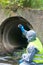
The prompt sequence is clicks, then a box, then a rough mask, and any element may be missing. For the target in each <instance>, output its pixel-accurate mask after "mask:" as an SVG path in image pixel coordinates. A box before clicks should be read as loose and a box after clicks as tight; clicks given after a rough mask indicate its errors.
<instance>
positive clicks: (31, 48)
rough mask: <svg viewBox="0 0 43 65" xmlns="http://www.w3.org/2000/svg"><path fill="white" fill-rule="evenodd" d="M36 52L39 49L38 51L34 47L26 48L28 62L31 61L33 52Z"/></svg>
mask: <svg viewBox="0 0 43 65" xmlns="http://www.w3.org/2000/svg"><path fill="white" fill-rule="evenodd" d="M37 52H39V51H38V49H37V48H35V47H30V48H28V53H29V54H30V56H29V62H31V61H32V60H33V58H34V56H35V54H36V53H37Z"/></svg>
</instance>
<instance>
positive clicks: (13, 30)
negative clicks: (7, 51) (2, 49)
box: [1, 16, 32, 48]
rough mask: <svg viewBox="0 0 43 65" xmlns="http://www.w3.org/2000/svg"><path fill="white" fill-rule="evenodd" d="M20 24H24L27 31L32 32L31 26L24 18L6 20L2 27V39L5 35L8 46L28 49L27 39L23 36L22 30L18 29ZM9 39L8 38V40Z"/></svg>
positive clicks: (17, 17)
mask: <svg viewBox="0 0 43 65" xmlns="http://www.w3.org/2000/svg"><path fill="white" fill-rule="evenodd" d="M18 24H22V25H23V26H24V28H25V29H26V30H30V29H31V28H32V26H31V24H30V23H29V22H28V21H27V20H25V19H24V18H22V17H19V16H16V17H10V18H8V19H6V20H5V21H4V22H3V23H2V25H1V38H3V35H4V41H5V42H6V44H7V41H8V42H9V44H11V45H14V46H18V47H21V48H22V47H26V46H27V39H26V38H24V37H23V36H22V33H21V30H20V29H19V28H18ZM6 37H7V38H6Z"/></svg>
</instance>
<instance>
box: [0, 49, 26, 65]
mask: <svg viewBox="0 0 43 65" xmlns="http://www.w3.org/2000/svg"><path fill="white" fill-rule="evenodd" d="M24 51H25V49H23V50H16V51H15V52H13V53H12V54H7V55H2V56H0V65H19V64H18V61H19V59H20V58H21V55H22V54H23V53H24Z"/></svg>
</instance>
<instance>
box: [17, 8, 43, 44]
mask: <svg viewBox="0 0 43 65" xmlns="http://www.w3.org/2000/svg"><path fill="white" fill-rule="evenodd" d="M17 14H18V15H19V16H22V17H24V18H25V19H27V20H28V21H29V22H30V23H31V25H32V26H33V29H34V30H35V31H36V33H37V35H38V37H39V39H40V40H41V41H42V43H43V10H33V9H18V11H17Z"/></svg>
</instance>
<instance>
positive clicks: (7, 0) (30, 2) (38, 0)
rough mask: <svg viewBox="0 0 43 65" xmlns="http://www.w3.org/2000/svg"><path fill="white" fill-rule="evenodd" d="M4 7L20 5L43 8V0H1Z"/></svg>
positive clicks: (0, 2)
mask: <svg viewBox="0 0 43 65" xmlns="http://www.w3.org/2000/svg"><path fill="white" fill-rule="evenodd" d="M0 4H1V6H2V7H4V8H6V7H11V6H14V5H16V6H20V7H30V8H40V9H43V0H0Z"/></svg>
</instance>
